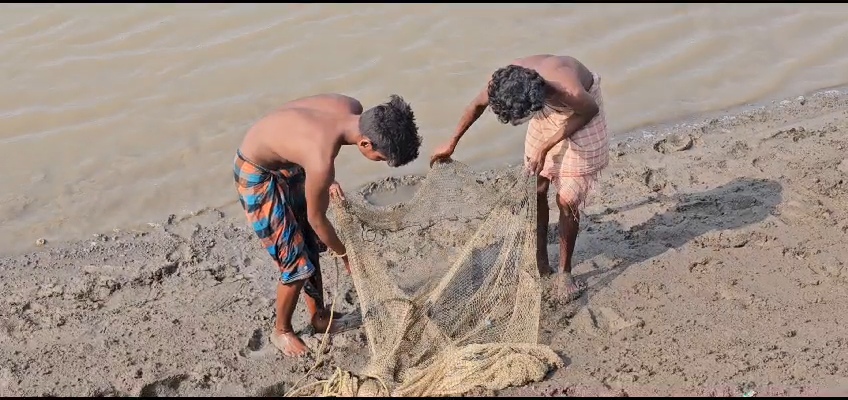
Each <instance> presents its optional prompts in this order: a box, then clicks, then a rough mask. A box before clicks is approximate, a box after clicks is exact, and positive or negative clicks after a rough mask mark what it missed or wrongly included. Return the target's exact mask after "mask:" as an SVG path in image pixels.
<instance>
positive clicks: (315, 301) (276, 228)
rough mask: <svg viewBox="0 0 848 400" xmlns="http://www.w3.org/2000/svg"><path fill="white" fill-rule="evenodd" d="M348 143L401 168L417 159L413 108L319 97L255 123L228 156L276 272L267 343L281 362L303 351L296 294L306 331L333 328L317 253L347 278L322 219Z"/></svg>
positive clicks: (398, 102)
mask: <svg viewBox="0 0 848 400" xmlns="http://www.w3.org/2000/svg"><path fill="white" fill-rule="evenodd" d="M347 145H354V146H356V147H357V148H358V149H359V151H360V152H361V153H362V155H363V156H365V158H367V159H369V160H371V161H385V162H386V163H387V164H388V165H389V166H390V167H400V166H402V165H405V164H407V163H409V162H410V161H412V160H414V159H416V158H417V157H418V151H419V148H420V147H421V137H420V136H419V135H418V127H417V126H416V123H415V116H414V115H413V112H412V109H411V108H410V106H409V104H408V103H406V102H405V101H404V100H403V99H402V98H401V97H399V96H397V95H392V96H391V98H390V100H389V101H388V102H387V103H384V104H380V105H377V106H375V107H373V108H370V109H368V110H365V111H364V112H363V110H362V104H360V102H359V101H357V100H356V99H353V98H350V97H348V96H344V95H340V94H322V95H317V96H312V97H306V98H301V99H298V100H294V101H291V102H289V103H287V104H285V105H284V106H283V107H282V108H280V109H279V110H277V111H275V112H273V113H272V114H270V115H268V116H266V117H265V118H263V119H262V120H260V121H259V122H257V123H256V124H255V125H254V126H253V127H252V128H250V130H249V131H248V132H247V134H246V135H245V138H244V140H243V141H242V143H241V146H239V150H238V151H237V154H236V157H235V165H234V173H235V181H236V188H237V190H238V193H239V200H240V202H241V204H242V206H243V207H244V209H245V213H246V215H247V220H248V222H249V223H250V224H251V226H252V227H253V229H254V231H255V232H256V235H257V236H258V237H259V240H260V241H261V242H262V246H263V247H264V248H265V249H266V250H267V251H268V253H269V254H270V255H271V257H273V258H274V261H275V262H276V264H277V267H278V268H279V271H280V275H279V280H278V283H277V302H276V314H277V318H276V321H275V326H274V332H273V334H272V335H271V342H272V343H273V344H274V345H275V346H276V347H277V348H278V349H279V350H280V351H282V352H283V354H285V355H286V356H302V355H304V354H306V352H307V351H308V348H307V347H306V345H305V344H304V343H303V341H302V340H301V339H300V338H299V337H298V336H297V335H295V333H294V330H293V329H292V325H291V318H292V315H293V314H294V310H295V307H296V305H297V300H298V297H299V295H300V290H301V288H304V291H305V292H306V294H307V298H306V305H307V309H308V311H309V314H310V319H311V323H312V326H313V327H314V328H315V329H316V330H317V331H321V332H323V331H324V330H326V329H327V328H328V326H331V325H332V324H331V321H329V312H328V311H327V310H325V308H324V299H323V288H322V283H321V270H320V266H319V264H318V254H319V253H320V252H322V251H324V250H326V249H327V247H329V249H330V250H331V251H332V252H334V253H335V254H336V256H338V257H340V258H342V261H343V262H344V265H345V268H346V269H347V270H348V272H350V265H349V263H348V259H347V256H346V252H347V250H346V249H345V246H344V244H343V243H342V242H341V240H339V237H338V236H337V234H336V231H335V229H334V228H333V226H332V224H330V222H329V220H328V219H327V215H326V213H327V208H328V206H329V198H330V195H331V192H332V194H333V195H336V196H339V198H343V193H342V192H341V189H340V188H339V185H338V183H337V182H336V181H335V159H336V156H338V154H339V149H340V148H341V146H347ZM325 244H326V245H325Z"/></svg>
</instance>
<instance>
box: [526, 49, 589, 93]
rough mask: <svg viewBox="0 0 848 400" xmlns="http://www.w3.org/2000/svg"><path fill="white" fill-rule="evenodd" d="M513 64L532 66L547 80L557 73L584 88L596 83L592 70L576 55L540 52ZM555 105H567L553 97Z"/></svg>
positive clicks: (586, 88)
mask: <svg viewBox="0 0 848 400" xmlns="http://www.w3.org/2000/svg"><path fill="white" fill-rule="evenodd" d="M512 64H513V65H518V66H521V67H525V68H530V69H532V70H535V71H536V72H538V73H539V75H541V76H542V78H544V79H545V80H547V81H551V80H553V77H554V76H557V75H555V74H557V73H558V76H563V72H566V73H565V74H564V75H566V76H569V77H570V78H571V79H572V80H573V84H575V85H577V84H579V85H580V86H582V87H583V90H586V91H588V90H589V89H591V88H592V85H593V84H594V83H595V79H594V77H593V76H592V71H589V69H588V68H586V66H585V65H583V63H581V62H580V61H578V60H577V59H576V58H574V57H570V56H555V55H552V54H538V55H533V56H529V57H523V58H519V59H517V60H515V61H513V62H512ZM550 100H551V102H552V103H554V104H555V105H565V104H563V102H562V101H560V100H561V99H557V98H551V99H550Z"/></svg>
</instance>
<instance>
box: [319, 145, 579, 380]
mask: <svg viewBox="0 0 848 400" xmlns="http://www.w3.org/2000/svg"><path fill="white" fill-rule="evenodd" d="M484 179H485V181H484ZM535 193H536V192H535V178H533V177H526V176H524V174H523V173H522V170H521V168H520V167H516V168H514V169H511V170H509V171H506V172H503V173H501V174H499V175H497V176H490V177H487V178H484V177H481V176H478V175H477V174H475V173H474V172H473V171H472V170H471V169H470V168H468V167H467V166H466V165H463V164H462V163H460V162H457V161H452V162H447V163H436V164H435V165H434V166H433V168H431V169H430V171H429V173H428V174H427V176H426V178H425V179H424V180H423V181H422V183H421V184H420V186H419V187H418V189H417V191H416V193H415V195H414V196H413V198H412V200H410V201H408V202H404V203H401V204H396V205H392V206H385V207H378V206H374V205H371V204H369V203H368V202H366V201H361V200H356V201H353V200H349V201H347V202H344V203H340V202H338V201H337V202H335V204H334V205H335V207H334V209H335V212H334V214H335V215H334V219H335V226H336V227H337V230H338V231H339V234H340V236H341V238H342V240H343V241H344V242H345V244H346V246H347V254H348V258H349V260H350V266H351V276H352V278H353V283H354V286H355V288H356V292H357V295H358V298H359V303H360V310H361V313H362V325H363V328H364V330H365V335H366V337H367V341H368V346H369V348H370V353H371V358H370V361H369V363H368V365H367V366H366V368H365V369H364V370H363V371H359V372H358V373H355V374H354V373H351V372H346V371H341V370H340V371H338V372H337V374H336V375H334V377H333V378H332V379H331V380H330V381H328V382H327V386H325V393H324V394H333V395H339V396H389V395H391V396H453V395H461V394H463V393H466V392H468V391H470V390H472V389H474V388H476V387H479V388H485V389H490V390H500V389H503V388H506V387H509V386H521V385H525V384H527V383H530V382H534V381H539V380H541V379H543V378H544V377H545V375H546V374H547V373H548V372H549V371H550V370H551V369H553V368H555V367H558V366H560V365H561V362H562V361H561V358H560V357H559V356H558V355H557V354H556V353H555V352H553V351H552V350H551V349H550V348H549V347H547V346H544V345H541V344H539V343H538V332H539V314H540V308H541V283H540V278H539V273H538V270H537V267H536V259H535V251H536V194H535ZM398 243H402V245H400V246H399V245H398ZM328 388H329V389H328Z"/></svg>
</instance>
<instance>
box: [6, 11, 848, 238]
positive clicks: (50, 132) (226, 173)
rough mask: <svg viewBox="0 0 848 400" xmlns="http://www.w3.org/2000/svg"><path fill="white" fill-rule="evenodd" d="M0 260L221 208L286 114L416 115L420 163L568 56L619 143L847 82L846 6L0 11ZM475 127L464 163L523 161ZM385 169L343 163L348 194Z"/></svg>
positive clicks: (496, 133) (512, 137) (231, 200)
mask: <svg viewBox="0 0 848 400" xmlns="http://www.w3.org/2000/svg"><path fill="white" fill-rule="evenodd" d="M0 9H2V12H0V76H2V78H3V89H2V92H0V93H2V95H0V168H1V169H2V171H3V173H2V174H0V187H2V190H0V251H6V250H18V249H21V248H24V247H29V246H31V245H32V243H33V242H34V240H35V239H36V238H39V237H45V238H47V239H48V240H59V239H66V238H71V237H78V236H82V235H88V234H91V233H94V232H98V231H104V230H110V229H112V228H116V227H126V226H130V225H133V224H139V223H145V222H147V221H154V220H159V219H161V218H162V217H164V216H166V215H168V214H170V213H174V214H180V213H184V212H188V211H192V210H197V209H199V208H202V207H206V206H213V207H224V206H226V207H228V208H230V209H234V207H233V206H234V204H235V194H234V190H233V187H232V182H231V180H232V177H231V172H230V171H231V169H230V168H231V161H232V157H233V152H234V149H235V147H236V146H237V144H238V142H239V140H240V139H241V136H242V134H243V133H244V131H245V129H247V127H248V126H249V125H250V124H251V123H252V122H253V121H255V120H256V119H257V118H259V117H260V116H261V115H263V114H264V113H266V112H267V111H269V110H271V109H273V108H274V107H276V106H278V105H279V104H280V103H282V102H283V101H285V100H288V99H291V98H295V97H298V96H303V95H308V94H313V93H317V92H329V91H333V92H342V93H346V94H350V95H353V96H356V97H358V98H360V99H361V100H362V101H363V103H365V105H366V106H369V105H371V104H374V103H376V102H380V101H383V100H384V99H385V98H386V97H387V95H388V94H390V93H399V94H401V95H403V96H404V97H405V98H406V99H407V100H409V101H410V102H411V103H412V105H413V107H414V109H415V111H416V113H417V116H418V119H419V125H420V127H421V130H422V133H423V134H424V136H425V142H424V149H423V153H425V154H428V153H429V152H430V151H432V149H433V148H434V147H435V146H436V145H438V144H439V143H440V142H441V141H442V140H444V139H445V138H446V137H447V136H448V135H450V133H451V131H452V129H453V127H454V125H455V124H456V121H457V118H458V116H459V113H460V111H461V108H462V107H463V106H464V105H465V104H466V103H467V101H468V100H469V99H470V98H471V96H473V94H474V93H475V92H476V91H478V90H479V89H480V88H481V85H482V84H483V83H484V82H485V79H486V76H485V75H486V74H487V73H490V72H491V71H493V70H494V69H496V68H497V67H499V66H501V65H503V64H504V63H505V62H507V61H509V60H510V59H512V58H515V57H519V56H524V55H529V54H535V53H555V54H569V55H573V56H575V57H577V58H579V59H581V60H583V61H584V62H585V63H586V64H587V65H588V66H589V67H590V68H591V69H593V70H595V71H597V72H598V73H600V74H601V75H602V76H604V81H603V82H604V88H603V90H604V94H605V98H606V104H607V107H608V109H607V114H608V121H609V124H610V126H611V128H612V129H613V130H614V132H615V133H616V134H618V135H624V134H627V133H628V132H631V131H633V130H634V129H637V128H639V127H642V126H646V125H650V124H654V123H659V122H664V121H669V120H676V119H680V118H687V117H691V116H694V115H697V114H699V113H703V112H708V111H716V110H722V109H726V108H729V107H733V106H737V105H741V104H745V103H749V102H754V101H759V100H763V99H768V98H774V97H780V96H788V95H793V94H800V93H802V92H806V91H811V90H815V89H819V88H824V87H830V86H836V85H842V84H846V83H848V41H845V40H843V39H844V38H845V37H848V5H839V4H834V5H774V4H771V5H765V4H763V5H754V4H736V5H727V4H725V5H711V4H676V5H675V4H636V5H629V6H625V5H592V4H580V5H567V4H530V5H487V6H485V7H483V6H477V5H437V4H412V5H336V4H333V5H330V4H276V5H275V4H268V5H248V4H237V5H236V4H214V5H211V4H205V5H204V4H128V5H106V4H84V5H26V4H4V5H2V6H0ZM521 132H522V129H521V128H512V127H509V128H506V127H503V126H501V125H499V124H498V123H497V121H496V120H495V119H494V118H492V117H491V115H486V116H484V118H482V119H481V121H480V122H479V123H478V124H477V125H476V126H475V127H474V128H473V129H472V131H471V132H469V133H468V134H467V135H466V137H465V139H464V140H463V143H462V144H461V145H460V147H459V149H458V151H457V155H456V156H457V158H459V159H462V160H463V161H464V162H467V163H469V164H471V165H472V166H475V167H481V168H482V167H490V166H495V165H498V164H503V163H507V162H514V161H516V159H517V157H518V154H519V152H518V151H517V149H516V147H519V146H521V143H522V135H521ZM425 158H426V157H422V158H421V159H419V160H418V161H416V162H414V163H412V164H411V165H408V166H406V167H403V168H401V169H397V170H389V169H388V168H387V167H386V166H385V165H383V164H376V163H369V162H366V161H364V160H362V159H361V157H360V156H359V155H358V154H357V152H356V150H352V149H346V150H343V151H342V154H341V156H340V162H341V163H343V164H344V165H345V167H344V168H340V176H339V180H340V181H341V182H342V185H343V187H344V188H346V189H348V190H354V189H355V188H356V187H357V186H359V185H361V184H363V183H365V182H367V181H369V180H372V179H375V178H378V177H381V176H385V175H388V174H393V175H401V174H408V173H418V172H423V171H424V170H425V169H426V165H427V164H426V161H425Z"/></svg>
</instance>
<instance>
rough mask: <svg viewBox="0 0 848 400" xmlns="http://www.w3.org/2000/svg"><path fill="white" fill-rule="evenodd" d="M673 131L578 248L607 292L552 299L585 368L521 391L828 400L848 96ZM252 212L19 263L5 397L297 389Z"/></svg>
mask: <svg viewBox="0 0 848 400" xmlns="http://www.w3.org/2000/svg"><path fill="white" fill-rule="evenodd" d="M664 133H670V134H671V136H665V135H663V136H662V137H660V136H657V137H655V138H654V139H648V140H641V141H640V140H634V141H623V142H619V143H617V144H616V145H615V146H613V149H612V150H611V151H612V156H613V157H612V158H613V160H612V163H611V165H610V167H609V169H608V170H607V172H606V174H605V176H604V177H603V179H602V181H601V184H600V185H599V187H598V192H597V193H596V194H595V195H594V196H593V198H592V200H593V202H592V203H591V204H590V206H589V207H588V208H587V210H586V215H585V216H584V219H583V221H584V223H583V224H582V230H583V232H582V234H581V236H580V238H579V239H578V249H577V254H576V256H575V258H576V259H575V261H576V263H578V264H577V266H576V267H575V268H576V273H577V274H578V275H579V277H580V278H581V279H584V280H586V282H587V284H588V286H589V291H588V293H587V295H586V296H584V297H583V298H582V299H581V300H580V301H578V302H577V303H575V304H573V305H572V306H571V307H568V308H567V309H562V308H560V309H553V308H552V307H551V306H550V305H548V306H547V307H545V308H544V309H543V312H544V316H543V321H542V340H543V342H544V343H548V344H550V345H551V346H552V347H553V348H554V349H555V350H556V351H558V352H559V353H560V354H562V355H563V357H564V359H565V361H566V365H567V366H566V368H563V369H560V370H558V371H555V372H554V373H552V374H551V376H550V377H549V378H548V379H547V380H546V381H544V382H541V383H537V384H534V385H530V386H527V387H524V388H517V389H508V390H505V391H502V393H503V394H510V395H522V394H523V395H563V394H571V395H577V394H592V393H597V394H602V393H605V394H610V395H621V394H629V395H637V394H658V395H672V394H694V395H730V396H738V395H741V394H742V393H743V392H744V391H747V390H755V391H757V392H758V393H761V394H766V393H769V392H771V393H775V394H797V393H802V394H816V393H819V391H820V390H825V389H838V388H839V387H841V386H844V385H846V384H848V378H847V377H848V352H846V350H847V349H848V339H846V338H848V328H846V325H845V322H844V318H843V317H842V315H843V314H844V310H846V309H848V279H846V278H848V271H844V270H843V266H844V265H845V264H846V263H848V250H846V248H845V245H844V244H845V243H846V236H848V233H846V232H848V96H845V95H844V94H841V92H837V91H826V92H821V93H817V94H815V95H810V96H807V97H806V98H803V99H800V98H798V99H795V98H793V99H790V100H786V101H783V102H775V103H773V104H772V105H769V106H767V107H764V108H758V109H755V110H748V111H746V112H743V113H741V114H736V115H733V116H730V115H728V116H720V117H717V118H715V119H710V120H706V121H704V123H698V124H686V125H680V126H677V127H674V128H669V130H667V131H666V132H664ZM496 174H497V172H496V171H489V172H487V173H483V175H484V176H493V175H496ZM415 181H416V178H404V179H399V180H398V179H389V180H386V181H383V182H380V183H375V184H373V185H370V186H367V187H366V190H365V191H366V192H369V193H370V192H381V191H383V192H385V190H386V188H391V187H396V186H398V185H400V186H401V191H403V190H402V186H403V185H407V184H412V183H414V182H415ZM242 218H243V217H242V215H241V214H236V215H224V213H222V212H220V211H218V210H203V211H201V212H198V213H196V215H190V216H185V217H176V216H174V217H172V218H169V219H168V220H167V221H163V222H162V223H161V224H157V225H155V226H149V227H146V228H145V229H137V230H127V231H121V232H110V233H104V234H102V235H97V236H94V237H91V238H88V239H86V240H81V241H76V242H69V243H48V244H47V245H46V246H45V247H43V248H42V249H40V250H39V251H35V252H31V253H26V254H16V255H8V256H5V257H3V258H0V273H2V278H3V279H2V280H0V285H2V292H3V294H4V296H3V297H2V299H0V395H18V396H20V395H57V396H58V395H65V396H71V395H126V394H129V395H157V394H159V395H168V394H172V395H228V394H232V395H280V394H283V393H284V392H285V390H286V389H287V388H289V387H290V385H291V384H292V383H293V382H294V381H296V380H297V379H299V378H300V377H301V376H302V374H303V373H304V372H305V371H306V370H307V369H308V368H309V367H310V366H311V365H312V363H311V361H309V360H304V361H292V360H287V359H283V358H282V356H281V355H279V354H278V353H277V352H276V351H274V349H273V346H271V345H270V344H269V343H268V339H267V332H269V329H270V327H271V322H272V318H273V310H272V307H271V306H270V304H271V302H272V301H273V288H274V286H273V285H274V278H273V276H274V269H273V268H272V267H271V265H270V263H269V260H268V259H267V255H266V254H265V253H264V251H263V250H261V249H260V248H259V246H258V244H257V243H256V241H255V240H254V238H253V236H252V235H253V234H252V232H250V231H249V230H247V229H245V224H244V221H243V220H242ZM554 235H555V230H552V232H551V237H550V244H551V245H550V247H549V250H550V252H551V255H552V262H556V261H557V257H556V245H555V241H554ZM324 265H325V271H326V272H325V274H326V276H327V278H326V280H327V284H326V286H327V289H328V291H329V290H333V289H334V288H335V287H336V282H335V271H334V269H333V268H332V263H331V262H330V261H329V260H324ZM339 287H340V290H341V291H342V292H343V293H342V294H346V295H345V296H340V298H341V299H342V300H341V303H342V304H340V305H339V307H338V308H339V309H341V310H352V309H354V308H355V307H356V306H355V304H353V303H354V302H355V296H353V295H350V294H351V291H352V290H353V289H352V285H351V283H350V279H349V278H348V277H346V276H342V278H341V279H340V281H339ZM330 297H332V294H330ZM303 314H304V313H303V312H301V311H299V312H298V313H297V314H296V320H295V326H296V327H302V326H304V325H305V324H304V319H303ZM363 335H364V334H363V333H362V331H361V330H359V331H352V332H347V333H344V334H341V335H338V336H337V337H335V338H334V340H333V347H332V349H331V351H330V353H329V359H330V362H329V363H328V365H329V367H334V366H336V365H338V366H341V367H343V368H346V369H353V370H356V368H357V367H358V366H361V365H363V364H364V362H365V361H366V360H367V357H368V354H367V349H366V346H365V345H364V340H363V339H364V336H363ZM307 336H309V338H308V339H309V341H310V342H313V343H314V342H317V336H311V335H307ZM326 371H329V370H326V369H325V370H323V371H322V372H323V373H326Z"/></svg>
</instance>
